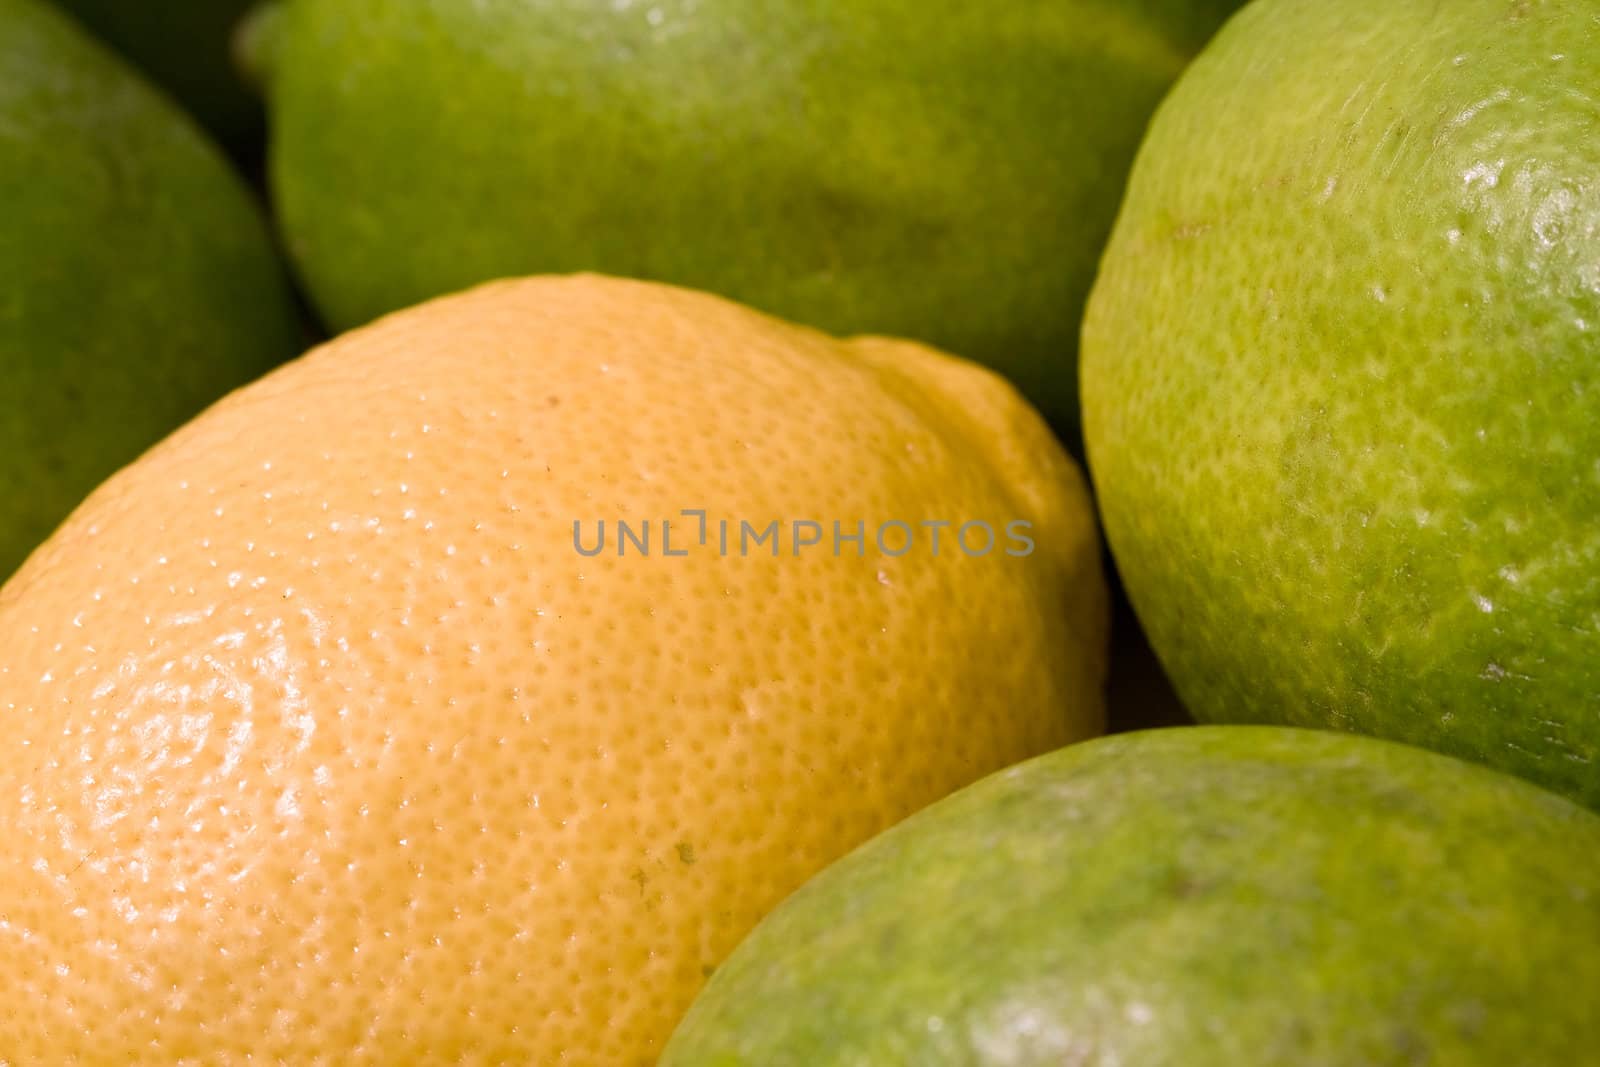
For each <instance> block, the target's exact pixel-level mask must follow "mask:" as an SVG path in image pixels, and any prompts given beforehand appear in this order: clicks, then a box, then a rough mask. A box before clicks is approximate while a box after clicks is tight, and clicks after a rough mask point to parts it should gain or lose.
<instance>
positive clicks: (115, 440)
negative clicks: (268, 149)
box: [0, 0, 296, 580]
mask: <svg viewBox="0 0 1600 1067" xmlns="http://www.w3.org/2000/svg"><path fill="white" fill-rule="evenodd" d="M295 344H296V325H295V319H294V314H293V311H292V308H291V304H290V300H289V295H288V290H287V286H286V284H285V281H284V279H283V277H282V270H281V267H280V265H279V264H278V262H277V260H276V257H275V254H274V252H273V249H272V246H271V242H270V239H269V235H268V233H267V229H266V226H265V224H264V223H263V222H262V220H261V219H260V218H259V216H258V215H257V213H256V209H255V205H254V204H253V203H252V202H251V200H250V197H249V194H248V192H247V191H246V190H245V188H244V187H243V186H242V184H241V183H240V182H239V180H238V179H237V178H236V177H235V176H234V175H233V173H232V172H231V171H230V170H229V169H228V166H227V164H226V163H225V162H224V161H223V159H222V157H221V155H220V154H219V153H218V152H217V151H216V149H215V148H214V147H212V146H211V145H210V144H208V143H206V141H205V140H204V139H203V138H202V136H201V135H200V133H199V132H198V130H196V129H195V127H194V126H193V125H191V123H190V122H189V121H188V120H187V119H186V118H184V117H182V116H181V115H179V114H178V113H177V111H176V110H175V109H174V108H173V107H172V106H171V105H170V104H169V103H168V102H167V101H166V100H165V99H163V98H162V97H161V96H160V95H159V94H157V93H156V92H155V91H153V90H152V89H150V88H149V87H148V86H147V85H145V84H144V83H143V82H141V81H140V80H139V79H138V77H137V76H136V75H135V74H134V73H133V72H132V71H131V70H129V69H127V68H126V67H124V66H123V64H122V63H121V62H120V61H118V60H116V59H115V58H113V57H112V56H111V54H110V53H109V52H108V51H106V50H105V49H104V48H103V47H102V46H101V45H99V44H97V43H96V42H94V41H92V40H90V39H89V38H88V37H87V35H85V34H84V33H83V32H82V31H81V30H80V29H79V28H78V27H77V26H76V25H74V24H73V23H72V22H71V21H70V20H69V19H68V18H67V17H66V16H64V15H62V14H61V13H60V12H58V11H57V10H55V9H54V8H52V7H49V6H47V5H45V4H44V3H42V2H40V0H0V369H3V371H4V374H5V391H4V393H0V580H3V579H4V578H5V577H6V576H7V575H9V574H10V573H11V572H12V570H14V569H15V568H16V566H17V564H18V563H20V562H21V561H22V558H23V557H24V556H25V555H26V554H27V552H28V551H29V550H31V549H32V548H33V546H34V545H36V544H37V543H38V542H39V541H41V540H43V539H44V537H45V535H47V534H48V533H49V532H50V531H51V530H52V529H53V528H54V527H55V525H56V523H57V522H59V521H60V520H61V519H62V518H64V517H65V516H66V514H67V512H68V511H69V510H70V509H71V508H72V507H73V506H74V505H75V504H77V502H78V501H79V500H80V499H81V498H82V497H83V496H84V495H85V494H87V493H88V491H89V490H90V489H92V488H94V486H95V485H96V484H98V483H99V482H100V480H101V479H103V478H104V477H106V476H107V475H108V474H110V473H111V472H113V471H114V470H116V469H117V468H118V467H120V466H122V465H123V464H124V463H126V462H128V461H129V460H131V459H133V458H134V457H135V456H137V455H138V454H139V453H140V452H141V451H142V450H144V449H145V448H146V447H148V446H149V445H151V444H153V443H154V442H155V441H156V440H157V439H159V438H160V437H161V436H162V435H164V434H165V433H167V431H169V430H171V429H172V428H173V427H175V426H176V425H178V424H179V423H180V422H182V421H183V420H184V419H186V418H188V417H189V416H190V415H192V414H194V413H195V412H196V411H197V410H199V409H200V408H201V407H203V406H204V405H205V404H207V403H209V402H210V401H212V400H214V399H216V398H217V397H218V396H220V395H222V394H223V393H224V392H226V391H227V390H228V389H230V388H232V387H233V386H235V385H239V384H242V383H243V382H246V381H248V380H250V379H251V378H254V377H255V376H257V375H258V374H260V373H261V372H262V371H265V370H266V369H268V368H269V367H271V366H272V365H273V364H275V363H277V362H278V361H280V360H282V359H284V358H286V357H288V356H290V355H292V354H293V352H294V348H295Z"/></svg>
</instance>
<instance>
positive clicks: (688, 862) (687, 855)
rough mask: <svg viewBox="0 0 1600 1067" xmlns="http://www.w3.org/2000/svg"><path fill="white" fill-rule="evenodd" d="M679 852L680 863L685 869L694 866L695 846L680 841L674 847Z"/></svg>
mask: <svg viewBox="0 0 1600 1067" xmlns="http://www.w3.org/2000/svg"><path fill="white" fill-rule="evenodd" d="M672 847H673V848H675V849H677V851H678V861H679V862H680V863H682V864H683V865H684V866H685V867H692V866H694V846H693V845H691V844H690V843H689V842H687V841H679V842H678V843H677V844H676V845H674V846H672Z"/></svg>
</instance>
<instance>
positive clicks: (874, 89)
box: [271, 0, 1237, 439]
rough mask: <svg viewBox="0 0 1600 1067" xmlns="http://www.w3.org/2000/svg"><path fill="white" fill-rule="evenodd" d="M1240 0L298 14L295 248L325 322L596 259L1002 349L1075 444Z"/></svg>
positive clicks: (440, 8) (561, 0) (503, 0)
mask: <svg viewBox="0 0 1600 1067" xmlns="http://www.w3.org/2000/svg"><path fill="white" fill-rule="evenodd" d="M1236 6H1237V3H1236V0H1205V2H1201V3H1192V2H1185V0H1141V2H1138V3H1127V2H1125V0H1117V2H1115V3H1113V2H1110V0H1070V2H1065V3H1063V2H1061V0H1025V2H1014V3H1008V4H1002V5H999V6H994V5H985V4H973V3H968V2H965V0H934V2H931V3H930V2H917V3H913V2H910V0H825V2H815V0H804V2H800V0H637V2H617V3H596V2H591V0H531V2H530V0H484V2H479V3H472V4H466V3H461V2H459V0H376V2H374V0H293V2H292V3H291V4H290V5H289V9H288V12H287V17H286V18H285V20H284V23H283V25H282V27H281V29H282V33H281V36H280V38H279V42H278V47H277V48H276V55H275V59H274V63H273V67H274V72H275V73H274V78H273V83H272V91H271V111H272V116H273V122H272V152H271V156H272V160H271V171H272V177H273V185H274V189H275V191H276V197H277V201H278V203H279V207H280V211H281V214H282V220H283V229H284V233H285V234H286V237H287V243H288V247H289V249H290V251H291V253H292V255H293V256H294V258H295V261H296V262H297V264H298V265H299V267H300V269H301V272H302V275H303V277H304V279H305V281H306V283H307V285H308V288H309V289H310V292H311V294H312V296H313V298H314V299H315V301H316V303H317V306H318V307H319V308H320V310H321V312H322V313H323V315H324V317H325V318H326V320H327V321H328V322H329V323H330V324H331V325H332V326H334V327H335V328H345V327H349V326H354V325H358V324H360V323H362V322H365V321H367V320H368V319H370V318H372V317H373V316H375V315H377V314H379V313H381V312H385V311H389V310H392V309H394V308H397V307H402V306H405V305H407V304H411V303H414V302H416V301H418V300H421V299H425V298H427V297H431V296H435V295H438V294H439V293H441V292H448V291H452V290H455V289H458V288H461V287H464V286H466V285H468V284H471V283H474V282H479V281H483V280H486V279H490V278H495V277H501V276H506V275H515V274H530V273H539V272H552V271H553V272H565V271H574V270H598V271H603V272H605V273H608V274H617V275H626V276H630V277H641V278H655V279H659V280H662V281H668V282H675V283H678V284H682V285H689V286H693V287H695V288H698V289H705V290H708V291H712V292H718V293H721V294H723V295H725V296H729V297H733V298H735V299H738V300H741V301H743V302H745V303H748V304H751V305H753V306H755V307H758V308H761V309H763V310H765V311H769V312H772V313H775V314H779V315H783V316H785V317H786V318H790V319H794V320H797V321H801V322H807V323H810V324H811V325H814V326H819V327H822V328H824V329H827V330H829V331H831V332H834V333H839V334H857V333H867V332H870V333H884V334H892V335H896V336H905V337H914V338H918V339H920V340H923V341H927V342H929V343H931V344H935V345H937V346H939V347H940V348H943V349H945V350H947V351H951V352H955V353H957V354H959V355H962V356H966V357H968V358H972V359H976V360H979V361H981V362H984V363H987V364H989V365H990V366H993V367H995V368H997V369H999V370H1001V371H1002V372H1003V373H1005V374H1006V375H1007V376H1008V377H1010V378H1011V379H1012V380H1013V381H1015V382H1017V383H1018V385H1019V386H1020V387H1021V388H1022V390H1023V392H1024V393H1025V394H1027V395H1028V396H1029V398H1030V399H1031V400H1032V401H1033V402H1034V403H1035V404H1036V405H1038V406H1039V407H1040V408H1041V409H1042V410H1043V411H1044V412H1045V414H1046V415H1047V416H1048V417H1049V418H1050V419H1051V421H1052V422H1053V423H1054V424H1056V425H1058V426H1060V427H1062V428H1064V429H1066V430H1068V431H1070V435H1071V436H1073V437H1074V439H1075V438H1076V435H1077V396H1076V390H1077V377H1076V372H1075V368H1074V359H1075V353H1076V347H1077V328H1078V323H1079V321H1080V319H1081V315H1082V308H1083V301H1084V298H1085V297H1086V295H1087V293H1088V289H1089V284H1090V281H1091V280H1092V278H1093V273H1094V267H1095V263H1096V260H1097V257H1098V255H1099V252H1100V249H1101V247H1102V245H1103V243H1104V241H1105V237H1106V235H1107V234H1108V233H1109V231H1110V227H1111V221H1112V217H1113V215H1114V214H1115V211H1116V205H1117V201H1118V198H1119V197H1120V195H1121V192H1122V185H1123V182H1124V179H1125V177H1126V174H1127V169H1128V166H1129V164H1130V163H1131V161H1132V159H1133V154H1134V150H1135V148H1136V147H1137V145H1138V140H1139V136H1140V134H1141V132H1142V131H1143V128H1144V124H1145V122H1146V120H1147V118H1148V117H1149V114H1150V112H1151V111H1152V110H1153V109H1154V107H1155V105H1156V103H1157V102H1158V101H1159V99H1160V97H1161V94H1162V93H1163V92H1164V91H1165V90H1166V88H1167V87H1168V85H1170V84H1171V82H1172V79H1173V78H1174V77H1175V76H1176V75H1177V74H1178V72H1179V71H1180V70H1181V69H1182V67H1183V64H1184V63H1185V62H1186V61H1187V60H1188V59H1189V58H1190V57H1191V56H1192V55H1193V54H1194V53H1195V52H1196V51H1197V50H1198V49H1199V47H1200V46H1201V45H1202V44H1203V43H1204V41H1205V40H1206V37H1207V35H1208V34H1209V33H1210V32H1211V31H1212V30H1213V29H1214V28H1215V27H1216V26H1217V25H1218V24H1219V23H1220V22H1221V20H1222V19H1223V17H1224V16H1225V15H1226V14H1227V12H1228V11H1230V10H1232V9H1233V8H1234V7H1236Z"/></svg>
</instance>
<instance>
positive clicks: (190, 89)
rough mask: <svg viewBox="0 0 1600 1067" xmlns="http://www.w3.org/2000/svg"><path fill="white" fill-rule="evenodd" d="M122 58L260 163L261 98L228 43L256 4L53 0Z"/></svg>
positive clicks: (244, 0)
mask: <svg viewBox="0 0 1600 1067" xmlns="http://www.w3.org/2000/svg"><path fill="white" fill-rule="evenodd" d="M57 3H59V4H60V6H62V7H63V8H65V9H66V10H68V11H70V12H72V14H73V15H75V16H77V17H78V19H80V20H81V21H82V22H83V24H84V25H85V26H87V27H88V28H89V29H90V30H91V31H92V32H93V33H94V34H95V35H96V36H98V37H99V38H100V39H101V40H103V41H105V42H106V43H107V44H109V45H111V46H112V47H113V48H115V49H117V50H118V51H119V52H120V53H122V54H123V55H125V56H127V57H128V58H129V59H130V60H132V61H133V62H134V63H135V64H137V65H138V66H139V68H140V69H141V70H143V71H145V72H146V74H148V76H149V77H150V78H151V79H152V80H153V81H154V82H156V84H158V85H160V86H161V87H162V88H163V89H165V90H167V91H168V92H170V93H172V95H173V96H174V97H175V98H176V99H177V100H178V102H179V103H181V104H182V105H183V106H184V107H185V108H186V109H188V110H189V112H190V113H191V114H193V115H194V116H195V118H197V119H198V120H199V121H200V122H201V123H202V124H204V125H205V127H206V128H207V129H208V130H210V131H211V133H212V134H213V135H214V136H215V137H216V138H217V139H218V140H219V141H221V143H222V144H224V145H226V146H227V147H228V148H230V149H231V150H233V151H234V152H235V153H237V154H238V155H240V156H242V157H243V158H244V159H246V160H248V161H251V162H257V163H258V162H259V160H260V151H261V149H260V141H261V138H262V137H263V135H264V133H265V129H264V125H265V124H264V122H263V116H262V109H261V101H260V99H259V98H258V97H257V96H256V94H255V93H254V92H252V91H251V90H250V88H249V87H248V86H247V85H246V83H245V80H244V78H243V77H242V76H241V75H240V74H239V72H238V70H237V68H236V67H235V64H234V60H233V39H234V33H235V31H236V30H237V29H238V26H239V24H240V22H242V21H243V19H244V17H245V15H246V14H247V13H248V12H249V11H250V9H251V8H252V7H253V6H254V5H255V3H256V0H143V2H142V3H137V4H130V3H128V2H127V0H57Z"/></svg>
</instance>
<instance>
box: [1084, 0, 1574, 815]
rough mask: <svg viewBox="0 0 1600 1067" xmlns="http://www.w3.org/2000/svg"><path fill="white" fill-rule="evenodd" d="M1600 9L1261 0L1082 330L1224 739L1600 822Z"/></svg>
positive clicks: (1136, 569) (1219, 59) (1107, 269)
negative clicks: (1498, 792)
mask: <svg viewBox="0 0 1600 1067" xmlns="http://www.w3.org/2000/svg"><path fill="white" fill-rule="evenodd" d="M1597 176H1600V8H1597V7H1596V5H1595V4H1594V3H1593V2H1592V0H1544V2H1532V0H1463V2H1460V3H1452V4H1448V5H1430V4H1390V3H1381V2H1378V0H1335V2H1331V3H1330V2H1316V0H1262V2H1261V3H1257V4H1252V5H1251V6H1250V7H1249V8H1247V9H1246V10H1245V11H1244V12H1242V13H1241V14H1240V15H1239V17H1238V18H1236V19H1234V20H1233V21H1232V22H1231V23H1229V25H1228V27H1227V28H1226V29H1225V30H1224V31H1223V33H1222V34H1221V35H1219V37H1218V38H1217V40H1216V41H1215V42H1214V43H1213V45H1212V47H1211V48H1210V49H1208V51H1207V52H1206V54H1205V55H1204V56H1203V57H1202V58H1201V59H1200V60H1198V61H1197V62H1196V63H1195V65H1194V66H1193V67H1192V68H1191V69H1190V71H1189V73H1188V74H1187V75H1186V76H1185V77H1184V78H1183V80H1182V82H1181V83H1180V84H1179V86H1178V87H1177V88H1176V89H1175V90H1174V93H1173V95H1172V96H1171V97H1169V99H1168V100H1167V102H1166V103H1165V104H1164V105H1163V107H1162V109H1161V111H1160V112H1159V114H1158V115H1157V117H1156V119H1155V121H1154V123H1153V125H1152V128H1151V133H1150V138H1149V140H1148V141H1147V142H1146V144H1145V146H1144V148H1143V150H1142V154H1141V156H1140V159H1139V162H1138V164H1137V166H1136V167H1135V170H1134V175H1133V179H1132V183H1131V185H1130V187H1129V192H1128V196H1127V201H1126V205H1125V207H1124V210H1123V213H1122V216H1121V218H1120V220H1119V222H1118V224H1117V229H1116V233H1115V235H1114V237H1113V239H1112V242H1111V245H1110V247H1109V250H1108V252H1107V255H1106V259H1105V265H1104V269H1103V271H1102V274H1101V276H1100V279H1099V281H1098V283H1097V286H1096V289H1095V293H1094V297H1093V299H1092V301H1091V305H1090V308H1089V314H1088V318H1087V321H1086V323H1085V327H1084V361H1083V388H1084V402H1085V424H1086V427H1087V438H1088V445H1089V455H1090V458H1091V462H1092V468H1093V473H1094V477H1095V482H1096V488H1097V490H1098V494H1099V501H1100V505H1101V508H1102V512H1103V515H1104V519H1105V524H1106V529H1107V536H1108V538H1109V540H1110V542H1111V546H1112V549H1113V551H1114V553H1115V555H1116V558H1117V563H1118V567H1119V569H1120V571H1121V574H1122V577H1123V579H1124V581H1125V583H1126V586H1127V588H1128V591H1129V594H1130V596H1131V598H1132V600H1133V604H1134V606H1135V608H1136V609H1137V610H1138V613H1139V617H1140V619H1141V620H1142V621H1143V622H1144V624H1145V627H1146V629H1147V631H1148V633H1149V635H1150V639H1151V643H1152V645H1153V646H1154V648H1155V650H1156V652H1157V653H1158V654H1159V656H1160V658H1161V660H1162V662H1163V663H1164V664H1165V666H1166V667H1167V669H1168V671H1169V673H1170V674H1171V676H1172V678H1173V680H1174V682H1175V684H1176V686H1177V689H1178V692H1179V693H1180V695H1181V696H1182V697H1183V699H1184V702H1185V703H1186V704H1187V705H1188V706H1189V708H1190V710H1191V711H1193V713H1194V714H1195V715H1196V716H1197V717H1199V718H1200V719H1202V720H1212V721H1240V720H1248V721H1263V722H1280V723H1287V724H1295V725H1314V726H1326V727H1333V728H1338V729H1345V730H1355V731H1360V732H1364V733H1371V734H1377V735H1381V736H1385V737H1390V738H1394V739H1397V740H1403V741H1408V742H1412V743H1415V744H1419V745H1424V746H1427V747H1430V748H1435V749H1439V750H1441V751H1445V752H1449V753H1452V754H1455V755H1459V756H1462V757H1466V758H1469V759H1474V760H1479V761H1482V762H1484V763H1488V764H1490V765H1493V766H1496V767H1499V768H1502V769H1504V770H1508V771H1512V772H1514V773H1517V774H1520V775H1524V776H1526V777H1528V778H1530V779H1533V780H1534V781H1537V782H1540V783H1542V784H1545V785H1548V786H1550V787H1552V788H1554V789H1557V790H1560V791H1562V792H1564V793H1566V794H1568V795H1570V796H1573V797H1576V798H1579V799H1582V800H1584V801H1586V802H1588V803H1590V804H1591V805H1593V804H1600V655H1597V653H1600V535H1597V531H1600V468H1597V466H1596V457H1597V456H1600V420H1597V419H1596V418H1595V404H1596V398H1597V397H1600V177H1597Z"/></svg>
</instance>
